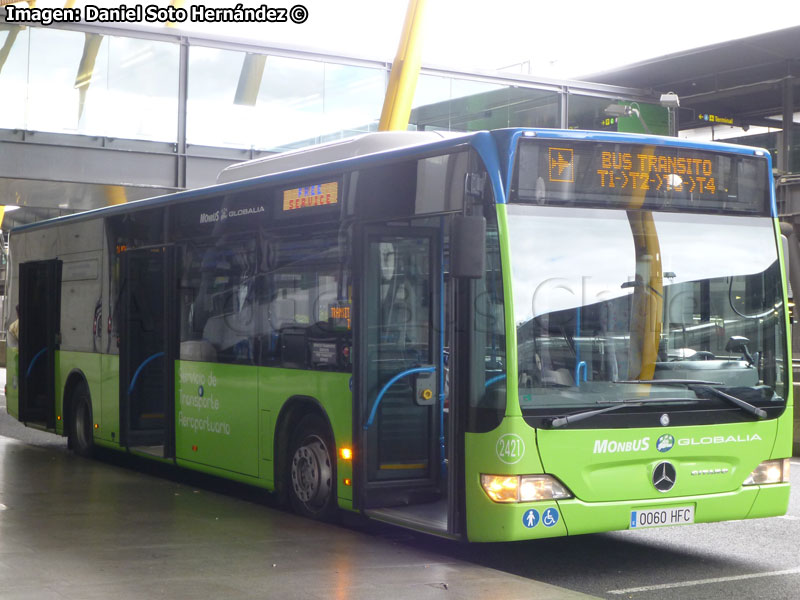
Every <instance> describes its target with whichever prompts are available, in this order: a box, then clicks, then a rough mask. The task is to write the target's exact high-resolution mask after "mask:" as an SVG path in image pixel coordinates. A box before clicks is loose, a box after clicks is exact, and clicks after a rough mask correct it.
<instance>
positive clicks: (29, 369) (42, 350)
mask: <svg viewBox="0 0 800 600" xmlns="http://www.w3.org/2000/svg"><path fill="white" fill-rule="evenodd" d="M45 352H47V346H45V347H44V348H42V349H41V350H39V351H38V352H37V353H36V354H35V355H34V357H33V358H32V359H31V364H29V365H28V370H27V371H25V377H30V376H31V371H33V365H35V364H36V361H37V360H39V357H40V356H41V355H42V354H44V353H45Z"/></svg>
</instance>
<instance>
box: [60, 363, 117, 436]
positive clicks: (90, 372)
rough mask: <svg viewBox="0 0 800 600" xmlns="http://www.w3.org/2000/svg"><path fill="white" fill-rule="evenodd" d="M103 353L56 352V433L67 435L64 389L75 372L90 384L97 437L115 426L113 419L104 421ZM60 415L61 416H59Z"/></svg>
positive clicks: (104, 434) (94, 430)
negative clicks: (102, 399)
mask: <svg viewBox="0 0 800 600" xmlns="http://www.w3.org/2000/svg"><path fill="white" fill-rule="evenodd" d="M101 357H102V355H101V354H95V353H92V352H70V351H66V350H58V351H57V352H56V377H55V381H56V433H59V434H61V435H66V434H67V432H66V431H64V419H65V417H66V415H65V414H64V401H65V400H66V398H64V391H65V389H66V385H67V379H69V376H70V375H71V374H72V373H73V372H78V373H80V374H81V375H82V376H83V378H84V379H85V380H86V383H87V384H88V385H89V394H90V396H91V398H92V420H93V421H94V423H95V424H96V425H98V427H95V428H94V429H93V432H94V436H95V437H105V436H106V435H110V433H107V431H106V430H108V432H110V431H111V429H112V428H113V427H114V426H115V424H112V423H111V421H110V420H109V421H106V422H104V419H103V416H104V415H103V410H102V403H101V398H103V393H102V391H101V389H102V366H101V363H102V360H101ZM59 417H60V418H59Z"/></svg>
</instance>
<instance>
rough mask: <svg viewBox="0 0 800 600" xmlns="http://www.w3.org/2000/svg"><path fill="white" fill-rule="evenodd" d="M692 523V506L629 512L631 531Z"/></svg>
mask: <svg viewBox="0 0 800 600" xmlns="http://www.w3.org/2000/svg"><path fill="white" fill-rule="evenodd" d="M688 523H694V506H672V507H670V508H648V509H646V510H632V511H631V529H643V528H645V527H664V526H666V525H686V524H688Z"/></svg>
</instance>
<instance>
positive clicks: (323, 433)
mask: <svg viewBox="0 0 800 600" xmlns="http://www.w3.org/2000/svg"><path fill="white" fill-rule="evenodd" d="M289 483H290V486H289V494H290V496H291V501H292V508H294V510H295V512H297V513H298V514H301V515H303V516H306V517H311V518H312V519H319V520H329V519H331V518H332V517H333V516H334V514H335V513H336V464H335V462H334V455H333V436H332V435H331V433H330V429H329V428H328V426H327V424H326V423H325V421H323V419H322V418H321V417H319V416H318V415H308V416H306V417H304V418H303V419H302V420H301V421H300V423H299V424H298V425H297V427H296V428H295V430H294V434H293V435H292V443H291V444H290V447H289Z"/></svg>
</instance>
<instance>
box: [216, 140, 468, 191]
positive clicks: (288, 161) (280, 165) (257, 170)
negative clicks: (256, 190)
mask: <svg viewBox="0 0 800 600" xmlns="http://www.w3.org/2000/svg"><path fill="white" fill-rule="evenodd" d="M463 136H464V134H463V133H459V132H453V131H380V132H375V133H366V134H364V135H359V136H356V137H352V138H347V139H343V140H336V141H335V142H328V143H324V144H317V145H314V146H307V147H304V148H300V149H298V150H290V151H288V152H281V153H280V154H275V155H272V156H265V157H264V158H257V159H255V160H248V161H245V162H241V163H236V164H234V165H231V166H229V167H225V168H224V169H223V170H222V171H221V172H220V174H219V176H218V177H217V183H229V182H231V181H241V180H242V179H250V178H252V177H259V176H262V175H273V174H275V173H282V172H284V171H291V170H294V169H302V168H304V167H311V166H314V165H321V164H325V163H330V162H335V161H339V160H344V159H346V158H355V157H357V156H366V155H368V154H375V153H376V152H385V151H387V150H397V149H398V148H407V147H410V146H419V145H421V144H426V143H429V142H438V141H441V140H443V139H451V138H455V137H463Z"/></svg>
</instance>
